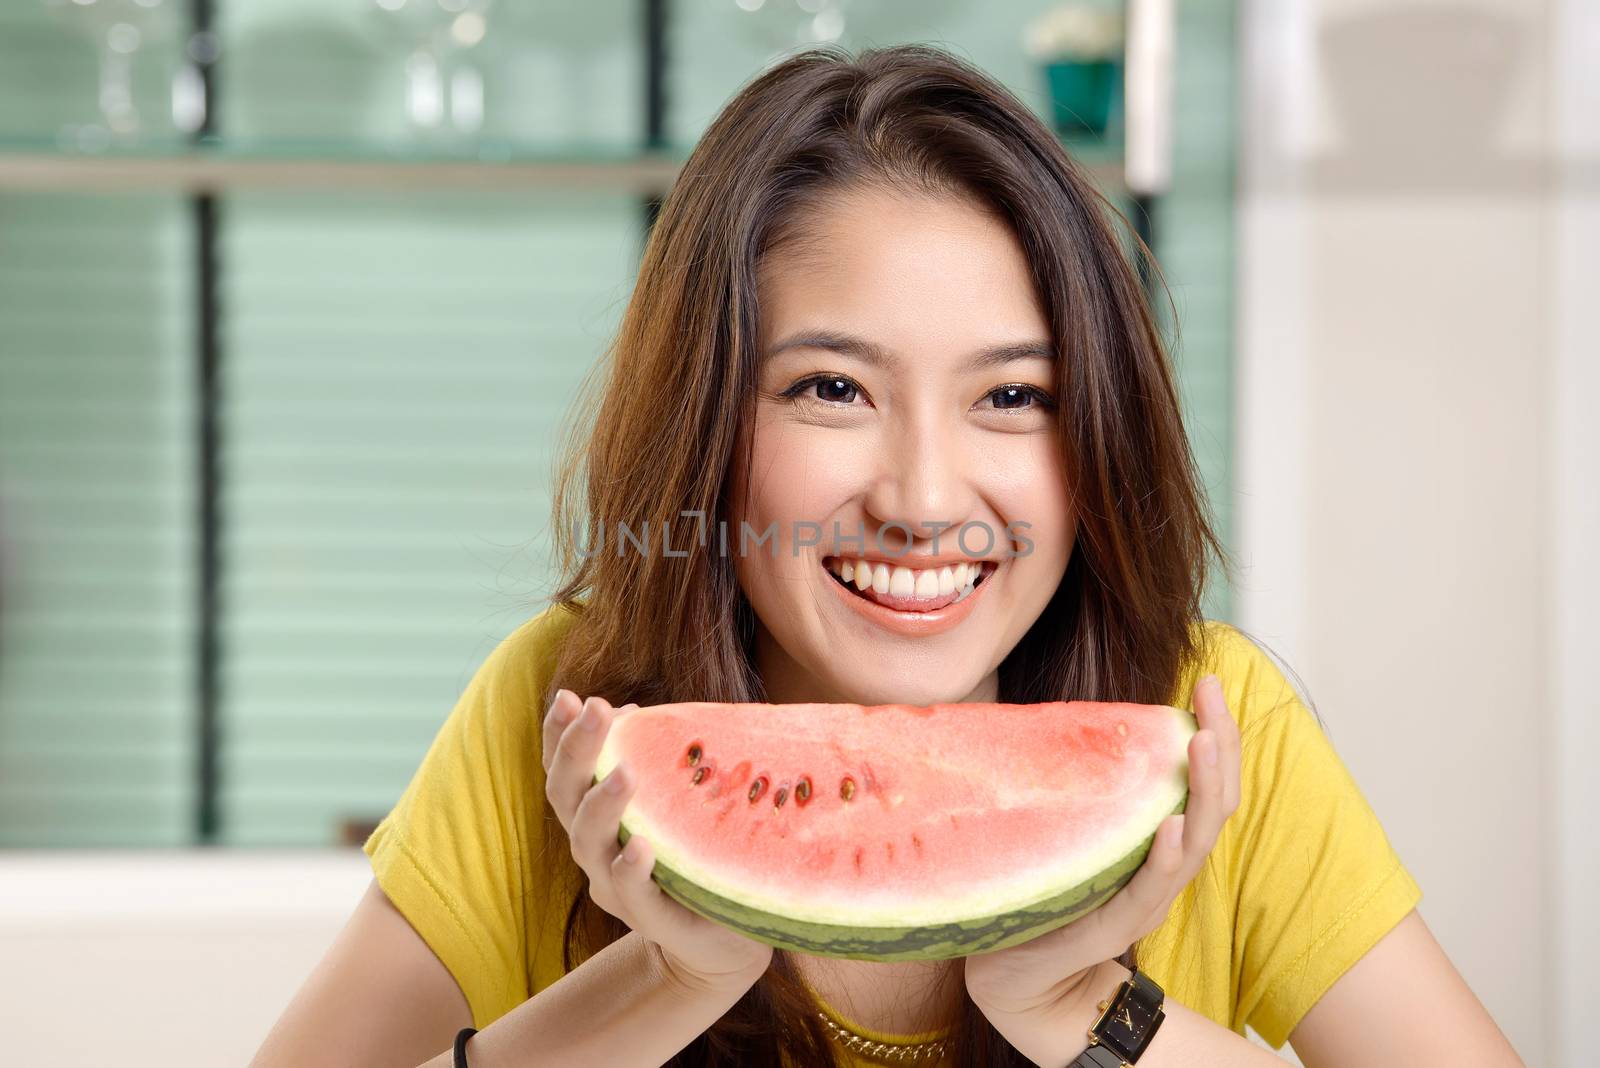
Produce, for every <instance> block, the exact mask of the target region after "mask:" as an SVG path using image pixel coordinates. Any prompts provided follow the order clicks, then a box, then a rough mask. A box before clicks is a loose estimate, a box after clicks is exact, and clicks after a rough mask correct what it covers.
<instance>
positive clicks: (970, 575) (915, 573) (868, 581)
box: [822, 556, 999, 612]
mask: <svg viewBox="0 0 1600 1068" xmlns="http://www.w3.org/2000/svg"><path fill="white" fill-rule="evenodd" d="M822 566H823V568H824V569H826V570H827V572H828V575H829V576H830V577H831V578H832V579H833V581H835V582H837V583H838V584H839V585H841V586H843V587H844V588H845V589H847V590H849V591H850V592H851V593H853V594H855V595H856V596H857V597H860V598H862V599H863V600H867V601H872V602H874V603H875V604H881V605H883V606H884V607H885V608H892V609H894V610H895V611H897V612H933V611H937V610H938V609H940V608H944V607H945V606H946V605H952V604H956V603H957V602H959V601H963V600H965V599H966V598H967V597H968V596H970V595H971V593H972V591H973V590H974V589H976V588H977V587H979V586H981V585H983V583H984V582H985V580H987V579H988V577H989V576H990V575H992V574H994V571H995V568H997V567H998V566H999V565H998V564H997V563H996V562H995V561H993V560H971V561H966V562H963V563H959V564H954V565H951V566H947V567H939V568H930V569H927V570H922V571H919V570H915V569H913V568H909V567H904V566H901V565H898V564H884V563H876V562H873V561H870V560H852V559H845V558H841V557H837V556H827V557H823V560H822Z"/></svg>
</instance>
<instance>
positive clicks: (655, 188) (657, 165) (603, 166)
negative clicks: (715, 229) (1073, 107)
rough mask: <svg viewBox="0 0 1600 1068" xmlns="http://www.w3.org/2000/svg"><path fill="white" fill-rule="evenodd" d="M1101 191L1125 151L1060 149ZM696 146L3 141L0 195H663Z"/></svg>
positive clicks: (1115, 180)
mask: <svg viewBox="0 0 1600 1068" xmlns="http://www.w3.org/2000/svg"><path fill="white" fill-rule="evenodd" d="M1063 143H1064V144H1065V145H1066V146H1067V149H1068V151H1069V152H1071V153H1072V155H1073V157H1074V158H1076V159H1077V160H1078V161H1079V162H1081V163H1082V164H1084V165H1085V166H1086V167H1087V168H1088V169H1089V172H1090V174H1091V175H1092V177H1093V178H1094V180H1095V181H1096V182H1098V183H1099V184H1100V185H1101V186H1102V187H1103V188H1106V189H1111V190H1119V189H1121V188H1122V186H1123V169H1122V155H1121V146H1120V145H1117V144H1110V143H1092V142H1074V141H1064V142H1063ZM691 147H692V146H688V145H680V146H669V147H667V148H665V149H662V150H659V151H639V150H634V149H630V148H628V147H626V146H622V145H615V144H566V145H557V144H551V145H547V146H533V145H528V144H511V143H506V142H489V141H479V142H475V143H473V144H472V145H470V146H466V147H463V148H460V149H453V148H452V147H450V146H448V145H439V146H426V145H418V144H415V143H412V142H393V143H383V142H365V143H353V142H350V141H316V140H305V141H246V142H239V141H228V140H215V141H210V142H202V143H200V144H198V145H196V144H191V143H189V142H186V141H176V140H174V141H141V142H138V143H137V144H134V145H131V146H122V145H110V146H107V147H105V148H103V149H101V148H89V149H86V148H79V147H76V146H70V145H69V146H63V144H62V143H61V142H60V141H59V140H55V139H48V138H37V139H28V138H18V137H5V138H0V190H35V191H41V190H58V189H66V188H71V189H85V190H95V191H101V192H104V191H119V190H133V189H144V190H150V189H160V190H188V191H208V190H209V191H220V190H226V189H234V188H272V187H285V188H362V187H376V188H382V187H401V188H426V187H433V188H449V187H481V188H496V187H503V188H529V187H545V188H584V189H610V190H617V191H632V192H638V193H642V194H647V193H659V192H662V191H664V190H665V189H666V188H667V187H668V186H670V185H671V183H672V180H673V178H674V177H675V176H676V175H677V173H678V170H679V168H681V167H682V165H683V163H684V161H685V160H687V159H688V157H689V152H690V150H691Z"/></svg>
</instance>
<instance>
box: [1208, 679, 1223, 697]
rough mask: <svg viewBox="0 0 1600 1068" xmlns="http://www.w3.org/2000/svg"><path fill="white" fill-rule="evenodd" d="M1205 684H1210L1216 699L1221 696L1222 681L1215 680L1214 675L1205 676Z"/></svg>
mask: <svg viewBox="0 0 1600 1068" xmlns="http://www.w3.org/2000/svg"><path fill="white" fill-rule="evenodd" d="M1206 682H1207V683H1209V684H1210V686H1211V692H1212V693H1214V694H1216V695H1217V696H1218V697H1221V696H1222V680H1221V679H1219V678H1217V677H1216V676H1215V675H1207V676H1206Z"/></svg>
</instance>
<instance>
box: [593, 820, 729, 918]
mask: <svg viewBox="0 0 1600 1068" xmlns="http://www.w3.org/2000/svg"><path fill="white" fill-rule="evenodd" d="M655 863H656V853H655V849H654V848H653V847H652V846H651V844H650V842H649V840H648V839H646V838H645V837H644V836H643V835H638V834H635V835H630V836H629V837H628V844H627V845H625V846H624V847H623V848H622V849H620V850H618V851H617V855H616V856H615V857H613V858H612V861H611V886H612V890H613V891H614V892H615V894H616V895H617V902H618V904H619V905H620V906H621V908H622V909H623V910H624V911H625V912H626V913H627V914H628V915H629V916H631V917H632V918H633V919H632V920H630V921H628V925H629V926H630V927H634V928H635V929H640V928H642V929H644V930H647V931H649V932H650V936H651V937H652V938H653V939H655V940H656V941H657V942H664V943H669V944H673V945H686V944H690V943H691V942H693V941H694V940H696V939H699V938H702V937H704V934H705V932H704V931H703V930H702V928H703V926H704V925H707V924H710V923H711V921H710V920H708V919H706V918H705V917H704V916H701V915H699V914H698V913H695V912H692V911H690V910H689V909H687V908H685V907H684V906H683V905H681V904H679V903H678V902H677V901H674V900H673V899H672V898H671V897H669V896H667V893H666V891H664V890H662V889H661V887H660V886H658V885H657V884H656V881H655V880H654V879H652V878H650V873H651V871H652V870H654V868H655Z"/></svg>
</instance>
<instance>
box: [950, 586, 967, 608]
mask: <svg viewBox="0 0 1600 1068" xmlns="http://www.w3.org/2000/svg"><path fill="white" fill-rule="evenodd" d="M970 596H972V587H971V586H963V587H961V592H960V593H958V594H956V599H955V600H953V601H951V602H950V603H951V604H960V603H961V602H962V601H965V600H966V599H967V598H968V597H970Z"/></svg>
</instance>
